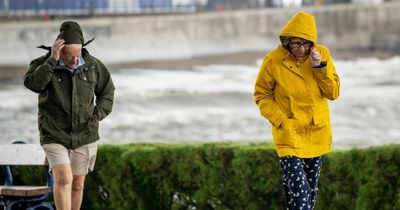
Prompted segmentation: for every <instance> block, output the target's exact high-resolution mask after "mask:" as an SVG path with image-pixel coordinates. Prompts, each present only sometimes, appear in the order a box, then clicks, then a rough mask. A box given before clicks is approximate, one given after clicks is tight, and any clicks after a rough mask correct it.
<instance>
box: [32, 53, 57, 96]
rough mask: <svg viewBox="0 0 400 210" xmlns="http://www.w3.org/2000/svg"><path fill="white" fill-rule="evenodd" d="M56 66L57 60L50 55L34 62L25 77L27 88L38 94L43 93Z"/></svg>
mask: <svg viewBox="0 0 400 210" xmlns="http://www.w3.org/2000/svg"><path fill="white" fill-rule="evenodd" d="M56 64H57V61H56V59H54V58H53V57H50V56H49V55H46V56H43V57H40V58H38V59H35V60H33V61H32V62H31V63H30V65H29V69H28V72H27V73H26V74H25V76H24V85H25V87H27V88H28V89H30V90H32V91H33V92H36V93H40V92H42V91H43V90H44V89H45V88H46V86H47V84H49V82H50V81H51V76H52V74H53V72H54V68H55V66H56Z"/></svg>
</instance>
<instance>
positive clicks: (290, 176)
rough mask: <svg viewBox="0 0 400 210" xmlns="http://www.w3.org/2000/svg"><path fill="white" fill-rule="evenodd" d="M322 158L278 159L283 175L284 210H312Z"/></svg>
mask: <svg viewBox="0 0 400 210" xmlns="http://www.w3.org/2000/svg"><path fill="white" fill-rule="evenodd" d="M323 160H324V156H319V157H315V158H298V157H295V156H285V157H282V158H280V159H279V163H280V165H281V170H282V173H283V180H282V182H283V187H284V190H285V197H286V210H312V209H314V205H315V201H316V199H317V191H318V179H319V175H320V171H321V165H322V162H323Z"/></svg>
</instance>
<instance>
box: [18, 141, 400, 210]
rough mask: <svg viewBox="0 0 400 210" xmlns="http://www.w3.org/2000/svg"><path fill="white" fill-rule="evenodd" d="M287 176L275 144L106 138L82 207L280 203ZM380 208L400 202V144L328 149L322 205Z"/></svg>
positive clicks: (23, 177)
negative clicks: (115, 141)
mask: <svg viewBox="0 0 400 210" xmlns="http://www.w3.org/2000/svg"><path fill="white" fill-rule="evenodd" d="M25 168H26V167H24V169H23V170H21V169H22V168H17V170H15V171H14V175H15V180H16V182H23V183H30V184H32V182H34V181H33V180H34V179H37V178H38V177H37V176H39V177H41V179H43V177H44V172H43V168H40V167H33V168H28V169H26V170H25ZM35 174H37V175H36V177H35ZM280 180H281V172H280V168H279V163H278V157H277V156H276V153H275V151H274V150H273V148H272V147H271V146H270V145H267V144H234V143H214V144H129V145H100V147H99V151H98V156H97V162H96V167H95V171H94V172H92V173H90V174H89V175H88V176H87V178H86V183H85V184H86V185H85V193H84V201H83V206H82V209H83V210H97V209H107V210H108V209H110V210H136V209H137V210H191V209H197V210H212V209H213V210H270V209H271V210H274V209H276V210H278V209H279V210H280V209H284V193H283V188H282V186H281V183H280ZM372 209H379V210H394V209H400V145H388V146H381V147H371V148H366V149H352V150H346V151H335V152H332V153H330V154H329V155H327V156H326V158H325V161H324V164H323V167H322V171H321V179H320V187H319V193H318V199H317V206H316V210H372Z"/></svg>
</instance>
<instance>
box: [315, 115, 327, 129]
mask: <svg viewBox="0 0 400 210" xmlns="http://www.w3.org/2000/svg"><path fill="white" fill-rule="evenodd" d="M313 124H314V127H317V128H318V127H325V126H328V124H329V114H327V113H321V114H316V115H314V116H313Z"/></svg>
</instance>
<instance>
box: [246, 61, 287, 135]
mask: <svg viewBox="0 0 400 210" xmlns="http://www.w3.org/2000/svg"><path fill="white" fill-rule="evenodd" d="M275 84H276V80H275V78H274V75H273V74H272V71H271V69H270V68H268V58H267V57H266V58H265V59H264V62H263V64H262V65H261V68H260V71H259V73H258V76H257V80H256V84H255V89H254V100H255V102H256V103H257V105H258V108H259V109H260V113H261V115H262V116H264V117H265V118H266V119H267V120H269V121H270V122H271V124H272V125H274V126H275V127H279V126H280V125H281V124H282V122H283V121H284V120H286V119H288V116H287V115H286V114H285V113H284V112H283V111H282V109H281V108H280V106H279V105H278V103H277V102H276V100H275V95H274V88H275Z"/></svg>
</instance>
